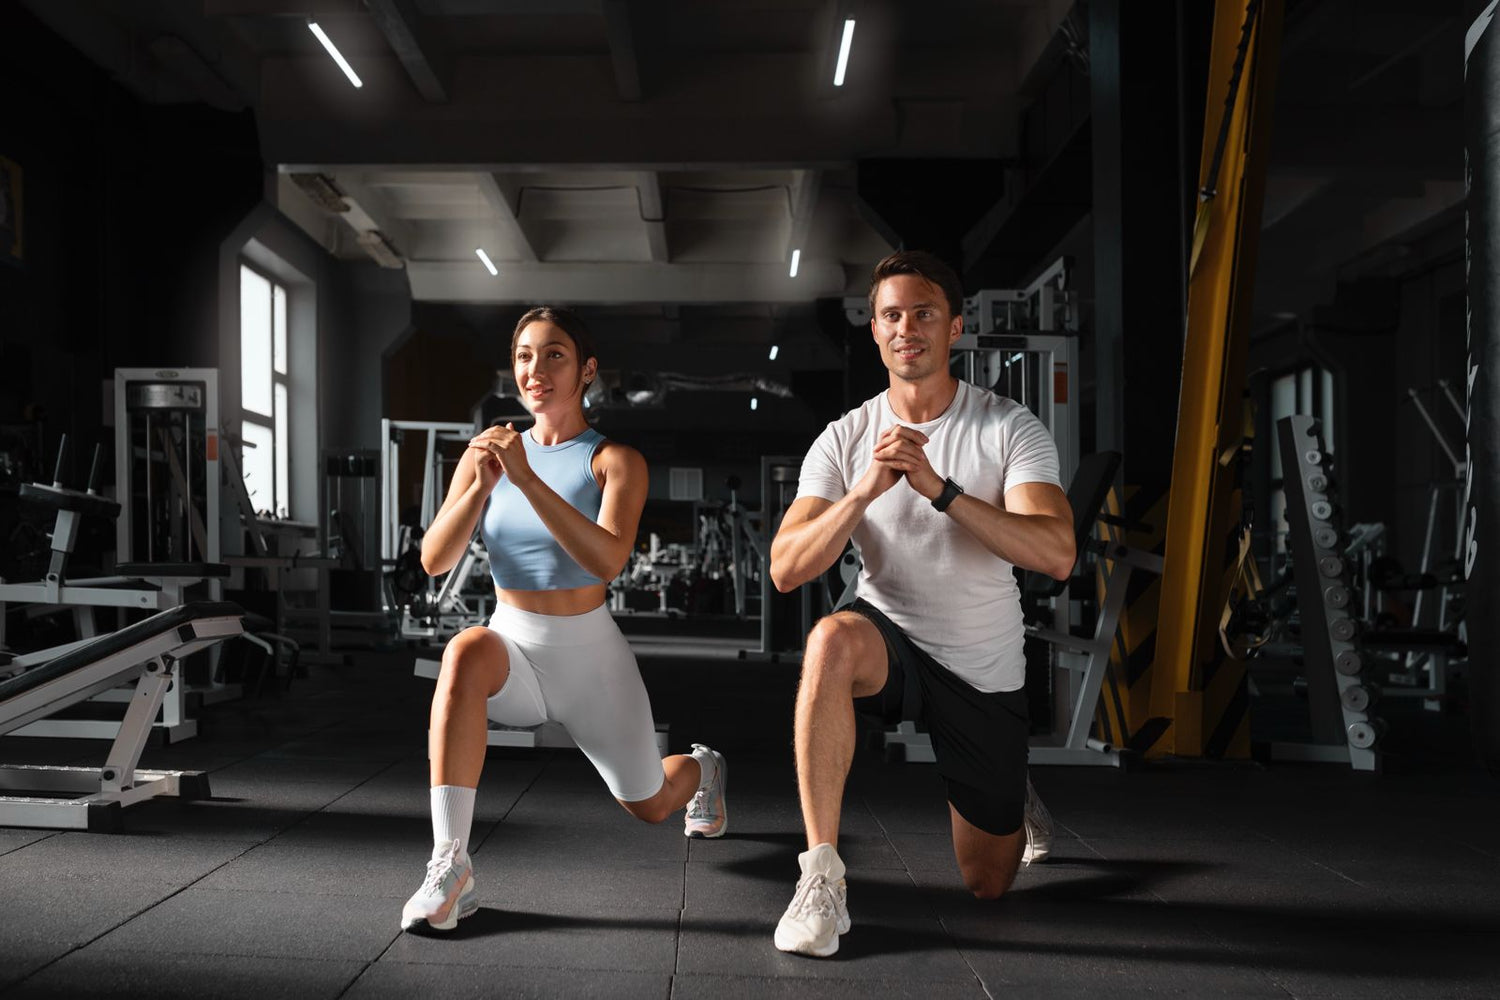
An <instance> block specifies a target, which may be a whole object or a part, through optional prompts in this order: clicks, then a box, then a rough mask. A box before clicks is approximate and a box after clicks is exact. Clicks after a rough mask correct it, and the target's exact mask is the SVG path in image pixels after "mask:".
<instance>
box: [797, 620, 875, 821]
mask: <svg viewBox="0 0 1500 1000" xmlns="http://www.w3.org/2000/svg"><path fill="white" fill-rule="evenodd" d="M886 674H887V668H886V648H885V640H884V639H882V638H881V636H880V631H879V630H878V629H876V627H875V626H874V625H873V624H872V623H871V622H870V620H869V619H868V618H865V617H863V616H862V615H858V614H855V613H853V612H849V611H843V612H839V613H838V614H834V615H830V616H828V617H827V618H824V619H822V620H821V621H819V622H818V623H817V624H816V625H814V626H813V629H812V631H811V632H809V633H808V636H807V649H806V651H805V652H804V653H803V655H802V681H801V684H800V685H799V686H798V688H797V711H796V718H795V724H794V732H795V737H796V757H797V792H798V795H799V797H800V798H801V800H802V822H803V825H804V826H805V827H806V830H807V846H808V847H809V848H812V847H816V846H817V845H818V844H834V845H837V844H838V838H839V814H840V812H841V811H842V808H843V802H844V782H845V780H846V779H847V777H848V775H849V765H850V763H851V762H852V761H853V759H854V744H855V739H856V733H855V725H854V699H855V698H863V697H866V696H868V695H872V694H876V693H877V692H879V691H880V689H881V688H882V687H884V686H885V679H886Z"/></svg>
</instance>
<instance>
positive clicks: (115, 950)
mask: <svg viewBox="0 0 1500 1000" xmlns="http://www.w3.org/2000/svg"><path fill="white" fill-rule="evenodd" d="M83 947H88V945H80V948H83ZM94 951H95V952H107V953H109V954H110V955H133V956H136V957H138V958H139V957H141V956H143V955H152V954H158V953H153V952H149V951H145V952H143V951H142V950H141V948H140V946H138V945H135V946H131V947H128V948H127V947H125V946H123V945H112V944H107V943H101V944H99V945H97V946H96V947H94ZM168 954H172V953H168ZM177 954H181V955H184V956H195V957H198V956H206V957H210V958H251V959H265V960H266V961H284V960H286V959H291V960H293V961H296V962H317V963H320V964H323V965H353V964H357V963H359V962H360V959H357V958H325V957H322V956H317V955H267V954H265V953H263V952H248V951H180V952H177Z"/></svg>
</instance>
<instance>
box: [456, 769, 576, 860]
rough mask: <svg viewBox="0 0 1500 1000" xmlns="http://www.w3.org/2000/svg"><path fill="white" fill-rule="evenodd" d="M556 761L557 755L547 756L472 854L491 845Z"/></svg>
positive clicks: (475, 846) (476, 845)
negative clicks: (490, 842)
mask: <svg viewBox="0 0 1500 1000" xmlns="http://www.w3.org/2000/svg"><path fill="white" fill-rule="evenodd" d="M556 759H557V757H556V755H555V754H548V755H547V757H546V758H545V759H544V760H543V761H542V766H541V767H539V768H537V769H536V773H535V774H533V775H532V776H531V778H530V780H528V781H527V782H526V784H525V786H524V787H523V788H522V789H521V790H520V791H519V792H517V793H516V796H515V798H514V799H512V800H511V803H510V805H508V806H506V807H505V812H503V813H501V815H500V818H499V819H497V820H495V822H494V823H492V824H491V825H490V829H489V832H488V833H486V834H485V835H484V837H482V838H481V839H480V841H479V843H477V844H475V845H474V850H473V851H472V852H470V853H471V854H478V853H479V852H480V851H482V850H483V849H484V845H485V844H487V843H489V841H490V838H491V837H493V836H494V835H495V831H496V830H498V829H500V826H501V825H502V824H503V823H504V822H505V821H506V820H507V819H509V818H510V814H511V813H513V812H515V811H516V807H517V806H519V805H520V804H521V803H522V801H524V800H525V798H526V793H527V792H529V791H531V790H532V788H534V787H536V783H537V782H538V781H541V780H542V775H544V774H546V773H547V771H548V769H549V768H551V767H552V763H553V761H555V760H556Z"/></svg>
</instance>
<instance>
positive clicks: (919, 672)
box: [844, 599, 1031, 836]
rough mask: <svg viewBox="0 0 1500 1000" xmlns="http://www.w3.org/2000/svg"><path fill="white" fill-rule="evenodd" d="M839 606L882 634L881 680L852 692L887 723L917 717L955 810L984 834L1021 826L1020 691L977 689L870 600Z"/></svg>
mask: <svg viewBox="0 0 1500 1000" xmlns="http://www.w3.org/2000/svg"><path fill="white" fill-rule="evenodd" d="M844 610H846V611H853V612H854V613H855V614H858V615H862V616H864V617H865V618H867V619H869V620H870V622H872V623H873V624H874V625H875V627H876V628H877V629H879V630H880V634H881V636H882V637H883V638H884V639H885V647H886V652H887V656H886V662H887V668H888V673H887V675H886V681H885V687H884V688H882V689H881V690H880V691H879V692H877V693H876V694H873V695H870V696H869V697H866V698H856V699H854V707H855V710H856V711H858V712H860V713H862V714H866V715H873V716H875V717H877V718H878V719H880V721H881V722H883V723H885V724H886V725H894V724H896V723H897V722H920V723H923V724H924V725H926V727H927V732H928V734H929V735H930V736H931V738H932V752H933V755H934V756H935V757H936V758H937V770H938V774H940V775H942V777H943V781H944V782H945V783H946V784H947V786H948V801H949V802H951V803H953V808H955V809H956V810H958V814H959V815H960V816H962V817H963V818H964V819H966V820H968V821H969V822H970V823H972V824H974V825H975V826H977V827H978V828H979V829H981V830H983V831H984V832H986V833H993V834H997V835H1001V836H1003V835H1006V834H1011V833H1015V832H1016V831H1017V830H1019V829H1020V828H1021V817H1022V813H1023V811H1024V809H1025V806H1026V754H1027V749H1026V744H1027V737H1028V735H1029V733H1030V729H1031V726H1030V723H1029V721H1028V719H1027V711H1026V692H1025V690H1016V691H996V692H985V691H980V690H978V689H976V688H975V687H973V686H972V685H970V684H969V683H968V682H966V681H964V680H963V679H962V678H960V677H959V676H958V675H957V674H955V673H953V671H951V670H949V669H947V668H946V667H944V666H943V665H942V664H940V663H938V662H937V661H936V660H934V659H933V658H932V657H931V656H930V655H929V654H928V653H926V652H925V651H923V650H922V649H920V648H919V647H918V646H917V644H916V643H914V642H912V641H911V639H910V637H908V636H907V634H906V633H905V632H903V631H901V629H900V628H899V627H898V626H897V625H896V624H895V623H894V622H892V621H891V620H890V619H889V618H887V617H886V616H885V615H884V614H882V613H881V612H880V610H879V609H878V608H876V607H875V606H874V605H872V604H870V603H868V602H867V601H864V600H862V599H861V600H856V601H854V603H853V604H851V605H849V606H848V607H847V608H845V609H844Z"/></svg>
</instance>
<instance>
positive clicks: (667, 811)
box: [401, 306, 726, 931]
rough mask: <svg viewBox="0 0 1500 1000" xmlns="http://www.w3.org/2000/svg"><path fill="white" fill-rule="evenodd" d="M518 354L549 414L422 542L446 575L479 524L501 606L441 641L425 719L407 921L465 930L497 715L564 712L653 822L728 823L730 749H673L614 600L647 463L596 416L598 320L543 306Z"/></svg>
mask: <svg viewBox="0 0 1500 1000" xmlns="http://www.w3.org/2000/svg"><path fill="white" fill-rule="evenodd" d="M511 365H512V368H513V370H514V372H515V377H516V385H517V386H518V387H519V388H520V390H521V396H522V399H523V400H524V401H525V404H526V408H527V409H528V410H530V411H531V413H532V415H533V416H534V417H535V418H536V425H535V426H534V427H533V428H532V429H531V431H530V432H529V433H528V432H520V431H517V430H515V429H514V427H512V426H511V425H509V424H507V425H506V426H505V427H491V428H489V429H488V430H486V431H484V432H483V433H481V434H480V435H479V436H478V437H476V438H474V439H473V440H472V441H470V442H469V447H468V449H467V450H466V451H465V452H464V454H463V457H462V459H461V460H460V461H459V463H458V468H457V470H455V472H454V474H453V482H452V484H451V485H450V486H449V488H448V496H447V498H446V499H445V500H444V501H443V506H442V509H440V510H439V511H438V513H437V516H436V517H435V518H433V522H432V525H431V526H430V527H429V528H428V529H427V534H426V535H425V536H424V537H423V539H422V567H423V568H424V569H425V570H426V571H427V572H428V573H429V574H432V575H434V576H436V575H438V574H440V573H445V572H447V571H448V570H449V569H451V568H452V567H453V566H454V565H455V564H456V563H457V562H458V560H459V558H460V556H461V555H462V554H463V552H464V549H465V548H466V547H467V545H468V542H469V539H470V538H472V537H473V534H474V528H475V525H476V524H477V525H479V527H480V532H481V536H482V537H483V539H484V544H485V547H486V548H487V549H488V550H489V554H490V569H491V571H492V573H493V575H494V578H495V594H496V596H497V597H498V601H497V603H496V606H495V615H494V617H493V618H491V619H490V622H489V625H488V626H487V627H486V626H476V627H473V628H468V629H465V630H464V631H463V632H460V633H459V634H458V635H457V636H455V637H454V638H453V640H452V641H451V642H449V643H448V646H447V648H446V649H444V650H443V666H442V671H441V673H440V674H439V676H438V682H437V691H436V692H435V693H434V695H433V699H432V717H431V723H430V726H429V728H428V756H429V758H430V764H431V772H432V831H433V841H434V846H433V851H432V860H431V861H429V862H428V864H427V877H426V878H425V879H424V880H423V882H422V886H421V888H420V889H418V890H417V892H416V894H415V895H413V896H412V897H411V899H409V900H407V903H406V906H405V907H404V908H403V909H402V911H401V926H402V928H403V929H404V930H429V929H430V930H438V931H447V930H452V929H453V928H454V927H456V926H457V925H458V921H459V920H460V919H461V918H463V917H466V916H468V915H469V914H471V913H473V912H474V911H475V910H477V909H478V908H479V900H478V896H477V894H476V892H475V889H474V878H473V870H472V866H471V864H470V861H469V855H468V851H467V848H468V846H469V830H470V826H471V825H472V823H473V818H474V791H475V788H476V786H477V785H478V784H479V772H480V769H481V768H482V767H483V766H484V752H485V746H486V740H485V734H486V731H487V729H488V725H487V720H494V721H495V722H499V723H502V724H504V725H511V726H534V725H538V724H540V723H542V722H543V721H546V720H548V719H553V720H556V721H557V722H560V723H562V724H563V725H564V726H566V727H567V729H568V732H569V734H570V735H571V736H572V737H573V740H574V742H576V743H577V744H578V746H579V748H580V749H582V750H583V752H584V754H585V755H586V756H587V757H588V759H589V760H590V762H592V763H593V765H594V767H595V768H596V769H597V770H598V771H599V775H600V777H602V778H603V779H604V781H605V784H607V785H608V786H609V790H610V793H611V794H613V795H614V797H615V798H616V799H617V800H618V801H619V803H620V805H622V806H624V807H625V810H626V811H627V812H629V813H630V814H631V815H633V816H635V817H637V818H639V819H643V820H645V821H646V822H648V823H659V822H661V821H662V820H664V819H666V818H667V817H668V816H669V815H671V814H672V813H674V812H676V811H677V810H678V809H680V808H682V807H683V806H684V805H689V809H688V813H687V821H686V834H687V835H688V836H690V837H718V836H722V835H723V833H724V830H725V827H726V816H725V811H724V786H725V778H726V768H725V766H724V758H723V756H722V755H720V754H718V753H715V752H714V751H712V750H710V749H708V748H707V747H705V746H702V745H701V744H694V746H693V753H692V755H691V756H685V755H677V756H672V757H668V758H666V759H665V760H663V759H661V757H660V756H659V754H658V751H657V747H656V733H655V726H654V724H653V722H652V717H651V704H650V702H649V701H648V700H647V697H646V688H645V686H644V685H643V684H642V683H641V675H640V671H639V669H638V668H637V666H636V662H635V657H634V655H632V653H631V652H630V647H629V645H628V644H627V643H626V641H625V637H624V636H623V635H621V634H620V630H619V628H618V627H617V626H616V625H615V623H614V620H613V619H612V618H610V615H609V610H608V609H607V608H606V607H605V591H606V587H607V583H608V581H610V580H612V579H614V577H615V576H616V575H618V574H619V572H620V570H621V569H622V568H623V567H624V566H625V563H626V560H627V559H629V557H630V552H631V549H632V548H633V547H634V544H635V532H636V526H637V524H638V523H639V522H640V517H641V508H642V507H643V506H644V505H645V502H646V462H645V459H643V458H642V457H641V455H640V453H639V452H637V451H635V450H634V449H632V448H627V447H625V446H624V445H622V444H618V443H616V442H613V441H608V440H605V439H604V437H603V436H602V435H600V434H599V432H598V431H595V430H593V429H592V428H591V427H589V425H588V421H587V420H586V419H585V418H584V415H583V394H584V392H585V391H586V390H587V388H588V385H589V383H590V382H592V381H593V380H594V378H595V377H596V376H597V374H598V367H599V363H598V359H597V358H596V357H595V356H594V350H593V346H592V344H591V343H590V340H589V336H588V332H587V330H586V329H585V328H584V326H583V324H582V322H581V321H580V320H579V319H578V317H577V316H575V315H573V314H572V313H570V312H568V311H567V310H564V309H557V308H551V307H545V306H544V307H540V308H537V309H532V310H531V311H529V312H527V313H526V314H525V315H524V316H522V317H521V319H520V322H518V323H517V324H516V329H515V333H514V334H513V335H512V337H511Z"/></svg>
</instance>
